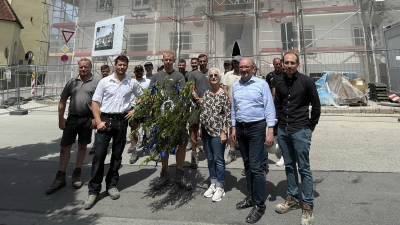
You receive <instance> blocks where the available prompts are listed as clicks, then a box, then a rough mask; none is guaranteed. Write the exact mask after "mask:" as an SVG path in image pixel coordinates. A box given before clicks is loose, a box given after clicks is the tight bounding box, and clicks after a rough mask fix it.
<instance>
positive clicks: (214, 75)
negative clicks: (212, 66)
mask: <svg viewBox="0 0 400 225" xmlns="http://www.w3.org/2000/svg"><path fill="white" fill-rule="evenodd" d="M208 76H209V77H210V78H213V77H218V74H210V75H208Z"/></svg>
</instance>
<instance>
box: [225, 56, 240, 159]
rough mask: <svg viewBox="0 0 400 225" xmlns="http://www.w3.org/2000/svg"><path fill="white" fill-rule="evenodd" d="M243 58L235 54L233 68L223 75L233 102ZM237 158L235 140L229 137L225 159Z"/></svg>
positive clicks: (226, 88)
mask: <svg viewBox="0 0 400 225" xmlns="http://www.w3.org/2000/svg"><path fill="white" fill-rule="evenodd" d="M241 59H242V57H241V56H240V55H237V56H235V57H234V58H233V60H232V65H233V70H231V71H229V72H227V73H226V74H225V75H224V76H223V77H222V84H223V89H224V90H225V92H226V93H228V97H229V100H230V101H231V103H232V86H233V84H234V83H235V82H236V81H237V80H239V79H240V74H239V63H240V60H241ZM235 160H236V154H235V142H234V141H233V140H232V138H229V151H228V155H227V157H226V159H225V163H226V164H229V163H231V162H233V161H235Z"/></svg>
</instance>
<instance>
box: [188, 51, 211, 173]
mask: <svg viewBox="0 0 400 225" xmlns="http://www.w3.org/2000/svg"><path fill="white" fill-rule="evenodd" d="M197 58H198V62H199V67H200V68H199V69H198V70H194V71H192V72H190V74H189V79H188V81H189V82H190V81H192V80H193V81H194V84H195V85H194V87H193V89H192V90H193V91H192V97H193V101H195V102H196V103H197V104H198V106H200V103H201V98H202V97H203V95H204V93H206V91H207V90H208V89H210V83H209V80H208V69H207V63H208V59H207V55H205V54H200V55H199V56H198V57H197ZM199 129H200V114H199V115H197V116H196V120H195V121H194V122H193V124H190V127H189V133H190V137H191V139H192V140H194V141H197V138H198V132H199ZM192 140H191V143H192V157H191V161H190V167H191V168H192V169H197V168H198V164H199V159H198V154H197V151H196V149H197V148H196V145H195V143H193V141H192Z"/></svg>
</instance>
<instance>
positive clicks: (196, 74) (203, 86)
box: [189, 69, 210, 98]
mask: <svg viewBox="0 0 400 225" xmlns="http://www.w3.org/2000/svg"><path fill="white" fill-rule="evenodd" d="M192 80H194V83H195V88H196V93H197V94H198V95H199V97H200V98H202V97H203V95H204V93H206V91H208V90H209V89H210V82H209V80H208V69H207V70H206V71H205V72H201V71H198V70H195V71H192V72H190V74H189V81H192Z"/></svg>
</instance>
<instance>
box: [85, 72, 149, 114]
mask: <svg viewBox="0 0 400 225" xmlns="http://www.w3.org/2000/svg"><path fill="white" fill-rule="evenodd" d="M142 93H143V91H142V88H141V87H140V84H139V82H138V81H137V80H135V79H132V78H131V77H129V76H125V78H124V79H123V80H122V81H121V82H120V83H118V81H117V80H116V79H115V77H114V74H112V75H110V76H108V77H105V78H103V79H102V80H101V81H100V82H99V84H98V85H97V88H96V91H95V93H94V95H93V98H92V100H93V101H95V102H100V103H101V106H100V111H101V112H102V113H113V114H114V113H115V114H122V113H124V112H126V111H128V110H130V109H131V108H132V102H131V100H132V95H134V96H135V97H139V96H141V95H142Z"/></svg>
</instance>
